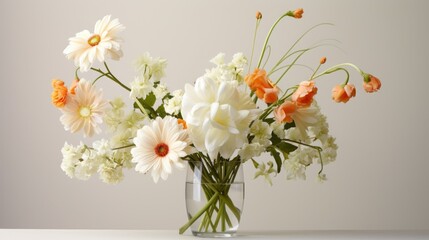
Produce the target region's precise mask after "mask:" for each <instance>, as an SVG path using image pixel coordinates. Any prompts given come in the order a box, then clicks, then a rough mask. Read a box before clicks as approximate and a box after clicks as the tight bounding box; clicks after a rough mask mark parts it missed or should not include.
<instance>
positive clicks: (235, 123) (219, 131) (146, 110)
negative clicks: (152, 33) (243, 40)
mask: <svg viewBox="0 0 429 240" xmlns="http://www.w3.org/2000/svg"><path fill="white" fill-rule="evenodd" d="M302 14H303V10H302V9H298V10H295V11H288V12H286V13H285V14H283V15H282V16H280V17H279V18H278V20H277V21H276V22H275V23H274V24H273V25H272V27H271V29H270V30H269V32H268V34H267V37H266V39H265V42H264V44H263V46H262V48H261V54H260V56H259V58H258V60H257V62H256V61H255V62H256V63H255V64H253V55H254V49H255V38H256V35H257V31H258V27H259V24H260V23H261V19H262V14H261V13H260V12H258V13H257V14H256V28H255V29H256V30H255V38H254V39H253V47H252V53H251V56H250V58H249V60H248V58H246V57H245V56H244V55H243V54H242V53H237V54H235V55H234V56H233V57H232V60H231V61H230V62H227V61H225V54H223V53H220V54H218V55H217V56H215V57H214V58H213V59H212V60H211V62H212V63H213V64H214V67H212V68H211V69H208V70H206V72H205V74H204V75H203V76H201V77H200V78H198V79H197V80H196V81H195V82H193V84H186V85H185V86H184V89H183V90H175V91H169V90H168V88H167V86H166V85H165V84H164V82H163V81H162V79H163V77H164V75H165V71H164V70H165V67H166V65H167V61H166V60H165V59H162V58H154V57H152V56H150V54H148V53H145V54H144V55H143V56H141V57H140V58H139V59H138V60H137V61H136V66H137V67H136V68H137V74H136V77H135V79H134V81H132V82H130V83H129V84H126V83H124V82H122V81H121V80H120V78H119V77H117V76H116V75H114V74H113V72H112V71H111V69H110V68H109V66H108V64H107V59H113V60H119V59H120V58H121V56H122V51H121V39H120V38H119V36H118V35H119V33H120V32H121V31H123V30H124V26H123V25H122V24H121V23H120V22H119V21H118V19H111V16H105V17H104V18H103V19H101V20H99V21H97V22H96V24H95V28H94V31H93V32H90V31H88V30H84V31H82V32H79V33H77V34H76V36H74V37H71V38H70V39H69V45H68V46H67V47H66V48H65V49H64V54H65V55H66V57H67V58H68V59H73V60H74V63H75V65H76V67H77V69H76V71H75V78H74V80H73V81H72V83H71V85H70V86H69V87H67V86H66V85H65V83H64V82H63V81H62V80H58V79H55V80H53V81H52V86H53V92H52V95H51V97H52V103H53V104H54V105H55V106H56V107H58V109H59V110H60V111H61V112H62V116H61V117H60V121H61V123H62V124H63V125H64V128H65V130H66V131H70V132H71V133H76V132H79V131H82V132H83V136H84V137H92V136H93V135H95V134H99V133H101V132H102V129H101V126H102V125H103V124H104V125H105V126H106V129H105V131H107V132H108V133H109V134H110V135H111V138H109V139H100V140H97V141H95V142H93V143H92V144H90V145H88V144H86V143H82V142H81V143H80V144H79V145H77V146H73V145H70V144H68V143H65V144H64V147H63V148H62V150H61V152H62V154H63V160H62V163H61V169H62V170H63V171H64V172H65V173H66V174H67V175H68V176H69V177H71V178H77V179H81V180H86V179H88V178H90V177H91V176H92V175H94V174H96V173H98V174H99V177H100V179H101V180H102V181H104V182H106V183H112V184H115V183H118V182H120V181H121V180H122V179H123V169H124V168H134V169H135V170H136V171H137V172H140V173H144V174H146V173H150V174H151V176H152V178H153V180H154V182H158V181H159V179H160V178H161V179H163V180H166V179H167V178H168V176H169V174H171V173H172V171H173V168H185V164H186V163H188V164H187V166H188V167H187V168H188V172H187V180H186V204H187V212H188V217H189V221H188V222H187V223H186V224H185V225H183V227H181V228H180V230H179V232H180V234H182V233H183V232H185V231H186V230H187V229H188V228H189V227H191V230H192V232H193V234H194V235H197V236H233V235H234V234H235V232H236V230H237V228H238V224H239V221H240V216H241V212H242V207H243V200H244V183H243V173H242V165H243V164H244V163H246V162H248V163H250V164H252V165H253V166H254V167H255V169H256V173H255V178H257V177H263V178H264V179H265V180H267V182H268V183H269V184H271V176H275V175H277V174H279V173H280V172H282V171H283V172H285V174H286V176H287V179H305V178H306V174H305V172H306V169H307V168H308V167H310V166H311V165H313V164H318V165H320V171H319V172H318V174H317V177H318V179H320V180H321V181H323V180H325V179H326V175H325V173H324V172H323V170H324V166H325V165H326V164H328V163H330V162H332V161H334V160H335V158H336V150H337V145H336V144H335V138H334V137H332V136H331V135H330V134H329V129H328V123H327V121H326V117H325V116H324V115H323V114H322V113H321V111H320V108H319V106H318V105H317V103H316V101H315V99H314V96H315V95H316V94H317V91H318V88H317V87H316V80H318V79H319V78H321V77H323V76H326V75H329V74H333V73H336V72H344V73H346V74H345V76H346V77H345V80H344V82H343V83H340V84H338V85H336V86H335V87H334V88H333V90H332V99H333V100H334V101H335V102H343V103H346V102H348V101H349V100H350V99H351V98H352V97H355V95H356V88H355V86H354V85H353V84H351V83H349V70H348V69H349V68H351V69H355V70H357V71H358V73H360V75H361V76H362V79H363V81H362V82H363V88H364V90H365V91H366V92H376V91H378V90H379V89H380V87H381V83H380V81H379V80H378V79H377V78H376V77H374V76H372V75H370V74H368V73H366V72H364V71H362V70H361V69H360V68H358V67H357V66H356V65H354V64H351V63H342V64H338V65H335V66H332V67H328V68H325V70H322V66H324V64H325V62H326V58H325V57H322V58H321V59H320V61H319V62H318V63H317V62H316V63H317V65H316V68H315V69H313V68H311V67H307V68H309V69H311V71H310V73H309V74H308V75H307V76H303V77H302V80H303V81H302V82H300V83H299V84H298V85H292V86H289V87H284V88H281V87H280V83H281V80H282V79H283V78H284V77H285V76H286V74H287V73H288V72H289V70H290V69H292V68H294V67H300V66H303V64H301V63H300V62H299V61H300V58H301V57H302V56H303V55H304V54H305V53H308V52H310V51H311V50H313V49H315V48H318V47H321V46H323V45H315V46H312V47H309V48H304V49H297V48H296V46H297V43H298V42H299V41H300V40H301V39H302V38H303V37H305V35H306V34H307V33H308V32H310V31H311V30H312V29H314V28H316V27H318V26H321V24H319V25H316V26H315V27H313V28H311V29H309V30H308V31H306V32H305V33H304V34H303V35H302V36H301V37H299V38H298V40H297V41H296V42H295V43H294V44H293V45H292V46H291V47H290V48H289V49H288V50H286V51H284V54H283V56H282V57H281V58H280V59H278V60H277V61H276V62H275V64H274V65H273V66H270V67H269V66H267V65H266V64H267V60H268V58H269V55H270V54H269V53H270V52H271V47H270V46H269V41H270V37H271V34H272V33H273V31H274V30H275V28H276V26H277V25H278V23H279V22H280V21H281V20H282V19H285V18H287V17H290V18H294V19H299V18H301V17H302ZM96 62H100V63H101V64H100V66H98V67H96V66H95V63H96ZM246 68H247V69H246ZM89 71H91V72H95V73H96V75H97V76H96V77H95V78H94V79H85V78H84V77H82V76H80V75H81V74H83V73H85V72H89ZM103 78H105V79H110V80H111V81H113V82H115V83H117V84H118V86H119V87H121V88H122V89H123V90H124V93H125V94H128V96H129V99H130V102H131V103H132V104H131V106H130V108H129V110H127V109H126V103H125V102H124V101H123V100H122V99H121V98H117V99H112V100H110V101H108V100H105V99H104V98H103V94H102V90H101V89H100V88H99V87H98V85H99V84H100V83H99V82H100V81H99V80H100V79H103ZM264 153H268V154H270V155H271V158H270V160H267V159H266V158H258V157H260V156H261V154H264Z"/></svg>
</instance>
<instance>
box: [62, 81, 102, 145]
mask: <svg viewBox="0 0 429 240" xmlns="http://www.w3.org/2000/svg"><path fill="white" fill-rule="evenodd" d="M75 92H76V94H75V95H73V94H68V95H67V104H66V105H65V106H64V107H63V108H61V111H62V112H63V115H62V116H61V117H60V121H61V123H62V124H63V125H64V129H65V130H66V131H69V130H70V132H72V133H74V132H77V131H79V130H81V129H83V132H84V136H85V137H87V136H88V137H91V136H92V135H94V133H97V134H98V133H100V132H101V129H100V127H99V125H100V124H101V123H103V115H104V111H105V108H106V106H107V101H105V100H103V96H102V91H101V89H96V88H95V87H94V86H93V85H92V84H91V83H90V82H88V81H86V80H85V79H83V78H82V79H80V81H79V83H78V85H77V87H76V90H75Z"/></svg>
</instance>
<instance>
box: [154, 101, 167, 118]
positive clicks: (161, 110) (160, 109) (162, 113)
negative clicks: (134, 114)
mask: <svg viewBox="0 0 429 240" xmlns="http://www.w3.org/2000/svg"><path fill="white" fill-rule="evenodd" d="M156 112H157V113H158V115H159V116H160V117H161V118H164V117H165V116H167V113H166V112H165V108H164V105H162V104H161V105H159V107H158V108H157V109H156Z"/></svg>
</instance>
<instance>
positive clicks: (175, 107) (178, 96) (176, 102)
mask: <svg viewBox="0 0 429 240" xmlns="http://www.w3.org/2000/svg"><path fill="white" fill-rule="evenodd" d="M183 93H184V92H183V90H182V89H179V90H176V91H173V93H172V95H173V97H172V98H171V99H168V100H166V101H165V102H164V108H165V112H166V113H168V114H172V115H177V114H179V113H180V109H181V108H182V99H183Z"/></svg>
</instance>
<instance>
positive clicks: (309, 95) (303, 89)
mask: <svg viewBox="0 0 429 240" xmlns="http://www.w3.org/2000/svg"><path fill="white" fill-rule="evenodd" d="M316 93H317V87H316V86H315V85H314V81H302V82H301V83H300V84H299V87H298V89H297V90H296V91H295V92H294V93H293V94H292V101H294V102H296V104H297V105H298V106H300V107H309V106H310V105H311V103H312V102H313V97H314V95H316Z"/></svg>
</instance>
